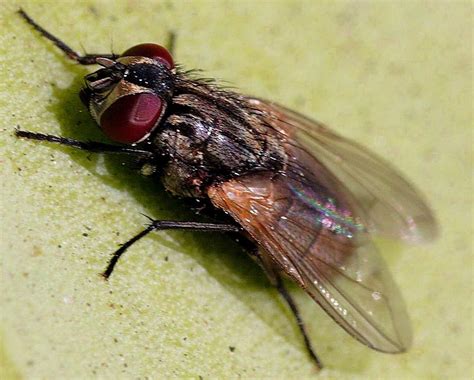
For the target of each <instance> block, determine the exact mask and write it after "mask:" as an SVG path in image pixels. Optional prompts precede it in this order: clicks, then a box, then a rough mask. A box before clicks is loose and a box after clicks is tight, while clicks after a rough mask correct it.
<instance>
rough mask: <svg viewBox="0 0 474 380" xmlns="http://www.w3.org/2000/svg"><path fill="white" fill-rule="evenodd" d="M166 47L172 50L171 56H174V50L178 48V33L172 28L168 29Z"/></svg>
mask: <svg viewBox="0 0 474 380" xmlns="http://www.w3.org/2000/svg"><path fill="white" fill-rule="evenodd" d="M166 49H167V50H168V51H169V52H170V54H171V56H172V57H174V52H175V49H176V33H175V32H174V31H172V30H170V31H168V38H167V41H166Z"/></svg>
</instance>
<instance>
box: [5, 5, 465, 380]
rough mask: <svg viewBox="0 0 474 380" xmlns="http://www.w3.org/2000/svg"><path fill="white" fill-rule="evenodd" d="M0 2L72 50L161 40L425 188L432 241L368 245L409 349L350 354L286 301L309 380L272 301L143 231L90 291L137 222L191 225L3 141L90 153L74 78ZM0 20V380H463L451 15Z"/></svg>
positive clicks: (246, 276) (207, 257)
mask: <svg viewBox="0 0 474 380" xmlns="http://www.w3.org/2000/svg"><path fill="white" fill-rule="evenodd" d="M18 4H21V5H22V6H23V7H24V8H25V9H26V10H27V11H28V12H29V13H30V14H31V15H32V16H33V17H34V18H35V19H36V20H37V21H38V22H39V23H40V24H42V25H43V26H45V27H47V28H48V29H49V30H50V31H51V32H53V33H55V34H57V35H58V36H60V37H61V38H62V39H64V40H65V41H67V42H69V43H70V44H71V45H72V46H74V47H76V48H77V49H80V48H81V46H82V47H84V48H85V49H86V50H87V51H90V52H108V51H110V49H111V48H112V47H113V49H114V51H116V52H120V51H123V50H124V49H125V48H128V47H129V46H131V45H133V44H136V43H139V42H152V41H155V42H160V41H163V40H164V39H165V37H166V32H167V31H168V30H170V29H172V30H174V31H175V32H176V33H177V37H178V38H177V54H176V57H177V60H178V61H179V62H181V63H183V64H184V65H185V66H186V67H188V68H196V67H197V68H202V69H204V70H205V71H206V73H208V75H210V76H214V77H217V78H223V79H225V80H227V81H229V82H230V83H232V84H233V85H235V86H237V87H238V88H240V89H241V90H242V91H244V92H246V93H251V94H255V95H259V96H263V97H266V98H271V99H274V100H277V101H279V102H281V103H284V104H286V105H288V106H290V107H293V108H295V109H297V110H299V111H302V112H304V113H306V114H308V115H310V116H313V117H316V118H318V119H320V120H322V121H325V122H326V123H328V124H329V125H332V126H333V127H334V129H335V130H337V131H339V132H340V133H342V134H344V135H346V136H349V137H352V138H354V139H355V140H357V141H359V142H362V143H364V144H365V145H367V146H369V147H370V148H372V149H373V150H375V151H376V152H378V153H379V154H381V155H382V156H384V157H386V158H387V159H388V160H390V161H392V162H394V163H395V164H396V165H397V166H398V167H399V168H400V169H401V170H402V171H403V172H404V173H405V174H406V176H407V177H408V178H410V179H411V180H412V181H413V182H414V183H416V184H417V186H418V187H420V188H422V189H423V190H424V193H425V194H426V197H427V198H428V199H429V201H430V203H431V204H432V205H433V208H434V210H435V212H436V214H437V215H438V217H439V220H440V222H441V230H442V236H441V238H440V239H439V240H438V241H436V242H435V243H433V244H431V245H428V246H422V247H403V246H401V245H395V244H385V245H383V246H382V250H383V253H384V257H385V258H386V259H387V261H388V263H389V265H390V268H391V270H392V271H393V273H394V274H395V277H396V279H397V281H398V283H399V284H400V288H401V289H402V292H403V293H404V295H405V297H406V301H407V304H408V307H409V310H410V314H411V317H412V320H413V326H414V330H415V342H414V346H413V348H412V349H411V351H410V352H409V353H407V354H404V355H398V356H390V355H384V354H380V353H377V352H373V351H371V350H369V349H367V348H365V347H364V346H362V345H360V344H359V343H357V342H355V341H354V340H353V339H351V338H350V337H349V336H347V335H346V334H345V333H344V332H343V331H341V330H340V329H339V328H338V327H337V326H336V325H335V324H334V323H333V322H332V321H330V320H329V318H328V317H326V316H325V315H324V313H323V312H322V311H320V310H319V309H318V307H317V306H316V305H314V304H313V302H312V301H311V300H309V299H308V298H307V297H306V296H305V295H304V294H303V293H302V292H300V291H299V290H297V289H294V291H293V293H294V295H295V296H296V297H297V299H298V301H299V302H300V304H301V305H302V308H303V309H304V317H305V319H306V321H307V323H308V325H309V329H310V332H311V337H312V338H313V340H314V342H315V345H316V346H317V349H318V352H319V354H320V356H321V357H322V359H323V360H324V362H325V364H326V369H325V370H324V371H323V372H321V373H320V374H317V373H316V371H315V368H314V366H313V364H312V363H311V361H310V360H309V359H308V357H307V355H306V352H305V350H304V348H303V345H302V342H301V339H300V336H299V334H298V331H297V328H296V326H295V324H294V322H293V319H292V316H291V314H290V313H289V312H288V311H287V310H286V309H285V307H284V305H283V304H282V303H281V301H280V300H279V298H278V295H277V294H276V292H275V291H274V290H273V289H271V287H270V286H269V284H268V283H267V281H266V280H265V279H264V278H263V276H262V275H261V273H260V271H259V269H258V268H256V267H255V265H254V264H253V263H252V262H251V261H250V260H249V259H248V258H246V257H245V255H244V254H242V252H241V251H240V250H239V248H238V247H237V246H236V245H235V244H234V243H232V242H231V241H230V240H229V239H226V238H225V237H221V236H215V235H202V234H201V235H200V234H194V233H174V232H166V233H160V234H155V235H153V236H150V237H148V238H146V239H144V240H142V241H141V242H140V243H138V244H137V245H136V246H135V247H134V248H133V249H132V250H130V252H128V253H127V255H126V257H124V259H123V260H122V261H121V262H120V264H119V266H118V268H117V271H116V273H115V274H114V276H113V277H112V278H111V280H110V281H109V283H105V282H104V281H103V280H102V279H101V278H100V277H99V276H98V275H97V273H99V272H100V271H101V270H103V269H104V265H105V264H106V262H107V259H108V257H109V254H110V253H111V252H112V251H113V250H114V249H116V247H117V245H118V244H119V243H121V242H123V241H124V240H126V239H127V238H128V237H130V236H132V235H133V234H135V233H136V232H137V231H139V230H140V228H141V226H142V225H143V224H144V223H145V222H146V220H145V218H144V217H143V216H142V215H140V213H145V214H148V215H152V216H154V217H156V218H179V219H184V218H186V217H190V216H191V214H190V212H189V211H188V210H186V209H185V208H184V207H183V206H182V205H181V204H180V203H179V201H176V200H173V199H171V198H170V197H169V196H168V195H166V194H165V193H164V192H163V190H162V189H161V188H160V187H159V186H158V185H156V184H153V183H150V182H149V181H148V180H146V179H143V178H140V177H139V176H137V175H136V174H135V173H134V172H133V171H130V170H128V169H127V168H126V167H124V166H123V165H121V164H122V161H121V159H120V158H109V157H102V156H100V155H88V154H84V153H81V152H76V151H72V150H69V149H64V148H62V147H57V146H47V145H45V144H43V145H40V144H34V143H31V142H26V141H17V140H16V139H15V138H13V137H12V132H13V130H14V127H15V126H17V125H19V126H21V127H22V128H24V129H31V130H34V131H41V132H46V133H53V134H61V135H66V136H72V137H75V138H80V139H88V138H89V139H103V138H102V136H101V135H100V133H99V131H98V130H97V129H96V127H95V126H94V123H93V122H92V121H91V119H90V117H89V116H88V114H87V112H85V111H84V109H83V107H82V105H81V104H80V101H79V99H78V97H77V92H78V89H79V87H80V85H81V80H82V79H81V78H82V76H83V75H84V74H85V73H86V72H87V70H86V69H84V68H83V67H78V66H76V65H74V64H73V63H70V62H68V61H67V60H65V59H64V58H63V57H62V55H61V54H60V53H59V52H58V51H57V50H56V49H55V48H54V47H52V45H51V44H50V43H48V42H46V41H44V40H43V39H41V38H40V37H39V35H38V34H37V33H35V32H33V31H32V29H31V28H30V27H29V26H28V25H26V24H25V23H24V22H23V21H22V20H21V19H20V18H19V17H18V16H17V15H16V14H15V13H14V11H15V9H17V7H18ZM0 9H1V11H0V26H1V30H2V32H1V33H0V90H1V91H0V124H1V125H0V168H1V169H0V170H1V181H0V187H1V212H0V229H1V230H0V231H1V240H0V252H1V254H0V260H1V261H0V263H1V268H2V281H1V291H0V308H1V309H0V310H1V317H2V318H1V325H0V334H1V337H2V340H1V345H0V347H1V349H0V358H1V362H0V370H1V371H2V373H1V378H2V379H14V378H25V379H33V378H43V379H59V378H84V379H85V378H99V377H100V378H145V377H147V376H148V377H150V378H170V377H192V378H198V377H203V378H237V377H242V378H264V377H267V378H281V379H289V378H295V379H296V378H317V377H319V378H324V379H380V378H384V379H391V378H393V379H402V378H403V379H410V378H413V379H464V378H465V379H468V378H472V377H473V372H472V371H473V365H472V358H473V352H472V290H473V289H472V236H473V230H472V192H473V189H472V180H470V178H472V173H473V171H472V109H471V106H472V56H471V53H472V50H471V49H472V34H471V33H472V6H471V3H470V2H464V3H460V2H458V3H457V2H434V1H433V2H392V3H388V2H337V3H334V2H319V3H318V2H313V1H306V2H305V1H298V2H290V1H275V2H254V1H248V2H246V1H227V2H224V1H219V2H217V1H216V2H206V1H196V2H182V1H178V2H171V1H114V2H112V1H110V2H105V1H104V2H100V1H81V2H76V3H73V2H66V1H61V2H54V3H53V2H51V3H47V2H39V1H38V2H32V1H22V2H18V3H16V2H12V1H9V2H5V1H4V2H2V3H1V4H0ZM397 251H398V252H397ZM231 348H232V349H233V351H232V350H231Z"/></svg>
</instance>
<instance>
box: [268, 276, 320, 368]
mask: <svg viewBox="0 0 474 380" xmlns="http://www.w3.org/2000/svg"><path fill="white" fill-rule="evenodd" d="M276 287H277V289H278V292H279V293H280V294H281V296H282V297H283V299H284V300H285V301H286V303H287V304H288V306H289V307H290V309H291V312H292V313H293V315H294V316H295V319H296V323H297V324H298V327H299V329H300V331H301V334H302V335H303V339H304V344H305V346H306V350H307V351H308V354H309V356H311V359H313V360H314V362H315V363H316V366H317V367H318V368H319V369H322V368H323V363H322V362H321V360H320V359H319V357H318V355H316V351H315V350H314V348H313V345H312V344H311V341H310V340H309V336H308V332H307V331H306V326H305V324H304V321H303V319H302V318H301V314H300V311H299V309H298V306H296V303H295V300H294V299H293V298H292V297H291V295H290V293H288V291H287V290H286V288H285V285H284V284H283V281H282V279H281V277H279V276H278V279H277V285H276Z"/></svg>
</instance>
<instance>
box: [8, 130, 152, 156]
mask: <svg viewBox="0 0 474 380" xmlns="http://www.w3.org/2000/svg"><path fill="white" fill-rule="evenodd" d="M15 136H16V137H20V138H25V139H30V140H38V141H47V142H51V143H55V144H60V145H66V146H70V147H72V148H76V149H80V150H85V151H87V152H93V153H122V154H130V155H135V156H139V157H142V158H148V159H151V158H153V156H154V154H153V153H152V152H149V151H147V150H142V149H136V148H129V147H126V146H120V145H112V144H105V143H101V142H97V141H78V140H74V139H70V138H68V137H61V136H54V135H45V134H43V133H36V132H30V131H22V130H20V129H17V130H15Z"/></svg>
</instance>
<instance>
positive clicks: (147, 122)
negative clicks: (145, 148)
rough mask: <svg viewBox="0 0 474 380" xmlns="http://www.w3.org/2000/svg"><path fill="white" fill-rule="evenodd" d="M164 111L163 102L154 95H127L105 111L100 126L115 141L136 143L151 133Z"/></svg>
mask: <svg viewBox="0 0 474 380" xmlns="http://www.w3.org/2000/svg"><path fill="white" fill-rule="evenodd" d="M162 110H163V102H162V100H161V99H160V98H159V97H158V96H156V95H154V94H149V93H142V94H134V95H127V96H124V97H121V98H119V99H118V100H117V101H115V102H114V103H113V104H112V105H111V106H110V107H109V108H107V109H106V110H105V111H104V113H103V114H102V117H101V118H100V126H101V128H102V130H103V131H104V133H105V134H106V135H107V137H109V138H110V139H111V140H113V141H116V142H120V143H124V144H131V143H135V142H138V141H140V140H142V139H143V138H144V137H146V136H147V135H148V134H149V133H150V132H151V130H152V129H153V127H154V126H155V124H156V122H157V121H158V119H159V117H160V115H161V112H162Z"/></svg>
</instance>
